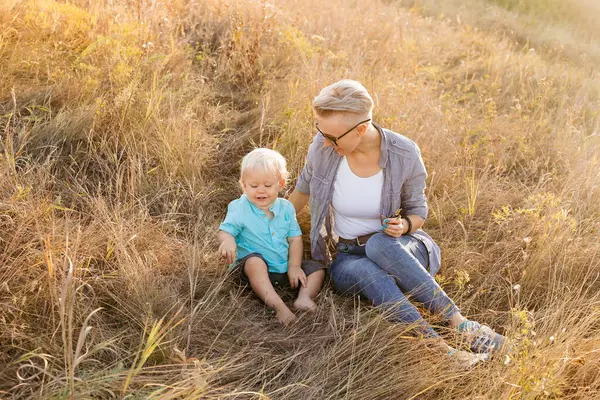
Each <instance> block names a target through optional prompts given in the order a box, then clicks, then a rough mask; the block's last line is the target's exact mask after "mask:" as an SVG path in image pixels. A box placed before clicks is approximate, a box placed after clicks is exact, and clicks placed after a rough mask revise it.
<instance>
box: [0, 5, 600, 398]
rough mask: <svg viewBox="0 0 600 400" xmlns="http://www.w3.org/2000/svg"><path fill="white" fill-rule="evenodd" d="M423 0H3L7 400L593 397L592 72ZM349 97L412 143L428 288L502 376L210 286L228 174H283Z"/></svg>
mask: <svg viewBox="0 0 600 400" xmlns="http://www.w3.org/2000/svg"><path fill="white" fill-rule="evenodd" d="M496 3H498V4H500V5H505V6H507V7H509V8H511V7H512V8H511V10H512V11H510V12H512V13H518V12H527V13H529V12H530V11H531V10H534V11H535V10H536V9H535V7H533V6H532V7H533V8H518V7H513V6H512V5H511V4H512V3H510V4H508V3H507V2H501V1H496ZM504 3H506V4H504ZM538 3H539V2H535V1H533V0H531V4H533V5H536V4H538ZM554 3H556V2H552V4H554ZM427 4H428V6H427V8H426V7H422V6H421V5H422V4H416V5H415V2H413V3H412V4H410V5H409V7H403V5H406V4H404V3H402V2H401V3H394V2H380V1H371V2H351V1H346V0H335V1H332V2H328V3H327V4H322V2H317V1H314V0H292V1H285V2H263V1H251V0H245V1H243V0H231V1H226V2H225V1H218V0H207V1H204V2H198V1H169V2H147V1H141V0H140V1H138V2H126V1H103V2H86V1H71V2H68V3H67V2H55V1H51V0H30V1H16V0H7V1H5V2H3V3H2V4H1V5H0V11H1V12H0V119H1V121H0V122H1V126H2V131H1V139H2V140H1V143H2V144H1V150H2V151H1V155H0V276H1V278H0V285H1V287H0V302H1V307H0V377H1V379H0V390H1V391H2V392H0V393H2V395H1V396H2V397H6V398H15V399H25V398H240V399H241V398H276V399H279V398H285V399H298V398H302V399H307V398H311V399H338V398H347V399H390V398H394V399H395V398H402V399H409V398H448V399H463V398H473V399H484V398H485V399H487V398H492V399H496V398H503V399H512V398H559V397H560V398H595V397H597V393H598V390H599V389H600V374H599V373H598V371H599V367H600V354H599V353H600V325H599V324H598V317H599V315H600V308H599V301H600V295H599V293H600V292H599V289H600V284H599V282H598V277H599V274H600V259H599V257H598V252H599V250H600V242H599V240H598V236H599V233H600V173H599V172H598V171H600V168H599V166H600V165H599V164H600V157H599V147H600V137H599V135H598V132H599V123H598V121H599V119H598V114H599V93H598V90H599V84H598V71H597V67H596V65H595V63H594V62H593V61H592V60H593V58H592V57H588V58H586V57H575V58H574V57H572V54H581V51H582V49H581V48H574V47H573V46H572V43H571V42H569V41H565V42H564V43H563V42H560V41H559V42H558V43H559V46H553V47H548V46H546V47H541V48H540V47H538V48H532V47H531V46H527V47H525V46H524V45H523V36H522V35H524V34H530V35H534V34H535V33H536V32H538V31H536V30H528V29H525V28H527V27H525V28H524V30H523V31H520V32H513V33H510V31H509V30H507V29H505V28H502V27H506V26H507V25H506V19H507V14H502V13H498V14H489V13H488V14H486V16H487V18H490V19H492V20H493V19H494V18H495V20H494V22H495V23H489V24H472V23H466V22H465V18H468V16H469V15H470V14H469V12H472V13H473V14H472V15H473V16H477V15H478V14H476V12H480V11H481V9H475V8H474V9H473V10H471V9H470V8H465V7H464V4H467V3H464V4H459V2H455V3H448V2H444V4H445V5H444V6H445V7H448V4H451V5H452V4H454V7H455V11H457V13H456V14H455V15H454V16H452V17H450V16H449V14H448V11H446V14H444V15H440V14H439V13H432V12H431V10H432V8H431V7H432V5H433V6H439V7H441V6H442V5H441V4H439V3H435V2H431V1H430V2H428V3H427ZM519 4H521V2H519ZM557 4H558V3H557ZM461 7H462V8H461ZM433 10H435V8H433ZM477 10H479V11H477ZM485 10H488V11H489V9H487V8H485V7H484V8H483V12H485ZM457 15H460V17H459V18H457V17H456V16H457ZM523 15H524V14H523ZM550 15H551V16H552V18H549V19H547V20H546V21H550V22H551V23H553V24H556V26H559V25H560V26H561V27H563V29H564V26H568V24H570V23H571V22H572V21H573V18H576V16H577V15H579V14H578V13H577V12H573V13H568V15H567V16H566V17H565V19H562V20H561V19H560V15H561V13H551V14H550ZM527 18H529V19H531V18H532V17H531V14H527ZM586 18H587V16H586ZM490 19H488V20H486V21H490ZM565 21H566V22H565ZM585 21H588V20H585ZM585 21H584V23H583V25H582V26H586V24H587V22H585ZM550 22H546V23H550ZM511 23H512V24H518V23H520V22H519V20H516V22H515V21H512V22H511ZM503 24H504V25H503ZM523 32H525V33H523ZM592 34H593V33H592ZM519 35H521V36H519ZM574 35H579V31H577V32H575V33H574ZM525 39H526V40H529V43H533V42H534V41H535V40H536V39H539V40H541V39H540V38H539V37H535V36H531V37H526V38H525ZM542 39H543V38H542ZM561 46H562V48H561ZM342 77H349V78H354V79H358V80H360V81H362V82H363V83H364V84H365V85H366V86H367V87H368V89H369V90H370V91H371V93H372V94H373V95H374V97H375V99H376V103H377V105H376V112H375V119H376V120H377V121H379V122H380V123H381V124H382V125H384V126H386V127H389V128H390V129H393V130H396V131H398V132H402V133H404V134H405V135H407V136H409V137H410V138H412V139H414V140H415V141H417V143H418V144H419V145H420V147H421V150H422V153H423V155H424V158H425V163H426V166H427V168H428V171H429V178H428V196H429V203H430V217H429V219H428V221H427V226H426V228H427V230H428V231H429V232H430V233H431V234H432V236H434V238H435V239H436V240H437V241H438V243H439V244H440V246H441V247H442V250H443V255H444V265H443V269H442V273H441V275H440V276H439V277H438V279H439V281H440V283H441V284H442V285H443V287H444V288H445V289H446V291H447V292H448V293H450V294H451V296H452V297H453V298H454V299H455V301H456V302H457V304H458V305H459V306H460V307H461V308H462V310H463V312H464V314H466V315H467V316H470V317H473V318H476V319H478V320H480V321H482V322H485V323H487V324H489V325H491V326H493V327H495V328H497V329H498V330H499V331H501V332H503V333H505V334H507V335H508V336H509V337H510V338H511V340H513V341H514V343H515V352H514V353H513V354H511V355H510V357H508V358H504V357H500V358H496V359H494V360H492V361H491V362H489V363H485V364H481V365H479V366H477V367H476V368H474V369H472V370H469V371H464V370H460V369H458V368H456V366H454V365H452V363H450V362H449V361H448V360H447V359H444V358H441V357H439V354H435V353H432V352H431V351H430V350H429V349H428V347H427V344H426V343H423V342H422V341H419V340H415V339H414V338H412V337H411V336H410V335H409V333H408V331H407V327H403V326H398V325H392V324H390V323H387V322H386V321H385V319H384V318H382V316H381V314H380V313H379V312H378V311H377V310H372V309H370V307H369V306H368V304H365V303H360V302H358V301H357V300H355V299H349V298H342V297H339V296H337V295H335V294H334V293H333V292H332V290H331V288H330V287H326V288H325V289H324V290H323V293H322V294H321V295H320V297H319V298H318V303H319V307H320V308H319V311H318V312H317V313H315V314H305V315H300V321H299V323H298V324H296V325H294V326H292V327H289V328H281V327H280V326H279V325H278V324H277V323H276V322H275V320H274V318H273V316H272V314H271V313H270V312H269V311H268V310H266V309H264V308H263V307H262V306H261V305H260V304H259V303H258V302H257V301H256V300H255V299H254V298H253V297H252V296H251V295H250V294H249V293H248V292H247V291H244V290H243V289H242V288H240V287H239V286H238V285H237V284H236V283H235V282H234V281H233V280H231V279H227V277H226V274H225V266H224V265H223V263H222V262H221V261H220V260H218V258H217V256H216V254H215V246H214V239H213V238H214V233H215V230H216V227H217V224H218V222H219V220H220V219H221V218H222V217H223V214H224V210H225V206H226V204H227V203H228V202H229V201H230V200H231V199H233V198H234V197H236V196H237V195H238V194H239V193H238V187H237V183H236V181H237V168H238V163H239V160H240V157H241V156H242V155H243V154H244V153H245V152H247V151H248V150H249V149H251V148H252V147H253V146H259V145H260V146H272V147H274V148H276V149H278V150H280V151H282V152H283V153H284V154H285V155H286V157H287V158H288V160H289V163H290V167H291V170H292V171H294V172H295V173H296V174H297V173H298V172H299V171H300V169H301V167H302V164H303V159H304V154H305V151H306V149H307V146H308V144H309V142H310V139H311V135H312V129H311V126H312V116H311V112H310V100H311V98H312V97H313V96H314V95H315V94H316V93H317V91H318V90H319V89H320V88H321V87H323V86H324V85H326V84H328V83H330V82H332V81H334V80H337V79H339V78H342ZM290 187H291V186H290ZM301 219H302V222H303V227H304V228H306V227H307V224H308V219H307V215H306V214H303V215H302V216H301ZM305 230H306V229H305ZM440 330H441V331H442V332H444V334H445V335H446V337H447V338H448V340H449V341H450V342H451V343H456V342H455V341H456V338H455V337H453V335H452V334H451V332H446V331H444V329H443V328H442V327H441V328H440Z"/></svg>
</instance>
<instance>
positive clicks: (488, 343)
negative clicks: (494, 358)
mask: <svg viewBox="0 0 600 400" xmlns="http://www.w3.org/2000/svg"><path fill="white" fill-rule="evenodd" d="M456 330H457V331H458V332H459V333H461V334H462V335H463V337H464V339H465V342H466V343H467V345H468V346H469V348H470V349H471V351H473V352H475V353H495V352H497V351H499V350H501V349H502V347H503V346H504V344H505V342H506V338H505V337H504V336H502V335H501V334H499V333H496V332H494V330H493V329H492V328H490V327H489V326H487V325H482V324H480V323H479V322H477V321H471V320H466V321H464V322H463V323H462V324H460V325H459V326H458V327H457V328H456Z"/></svg>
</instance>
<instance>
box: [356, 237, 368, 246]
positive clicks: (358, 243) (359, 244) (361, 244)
mask: <svg viewBox="0 0 600 400" xmlns="http://www.w3.org/2000/svg"><path fill="white" fill-rule="evenodd" d="M354 240H355V241H356V244H357V245H358V246H364V245H365V244H367V243H366V242H365V243H361V242H360V237H357V238H356V239H354ZM367 240H368V239H367Z"/></svg>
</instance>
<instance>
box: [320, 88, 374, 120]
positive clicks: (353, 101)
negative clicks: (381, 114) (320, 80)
mask: <svg viewBox="0 0 600 400" xmlns="http://www.w3.org/2000/svg"><path fill="white" fill-rule="evenodd" d="M373 105H374V103H373V98H372V97H371V95H370V94H369V92H367V89H365V87H364V86H363V85H362V84H361V83H360V82H357V81H353V80H351V79H342V80H341V81H338V82H336V83H333V84H331V85H329V86H327V87H324V88H323V89H321V92H320V93H319V94H318V95H317V97H315V98H314V99H313V102H312V106H313V110H314V111H315V113H316V114H317V115H319V116H326V115H327V114H330V113H331V112H336V111H339V112H349V113H355V114H360V115H362V114H366V115H368V116H369V117H371V116H372V111H373Z"/></svg>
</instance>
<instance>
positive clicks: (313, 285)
mask: <svg viewBox="0 0 600 400" xmlns="http://www.w3.org/2000/svg"><path fill="white" fill-rule="evenodd" d="M324 279H325V270H324V269H321V270H318V271H315V272H313V273H312V274H310V275H308V276H307V277H306V287H302V286H300V293H298V299H296V301H295V302H294V308H295V309H297V310H314V309H315V308H316V307H317V304H316V303H315V302H314V301H313V299H314V298H315V297H317V295H318V294H319V291H320V290H321V286H322V285H323V280H324Z"/></svg>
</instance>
